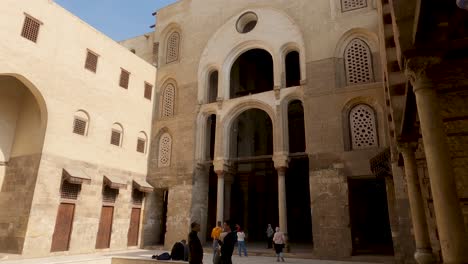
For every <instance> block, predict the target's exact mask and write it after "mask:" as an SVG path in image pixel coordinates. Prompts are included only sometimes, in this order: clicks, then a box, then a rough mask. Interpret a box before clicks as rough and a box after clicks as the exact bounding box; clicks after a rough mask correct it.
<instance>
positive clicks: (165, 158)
mask: <svg viewBox="0 0 468 264" xmlns="http://www.w3.org/2000/svg"><path fill="white" fill-rule="evenodd" d="M171 152H172V138H171V135H169V134H168V133H164V134H162V135H161V138H160V139H159V155H158V166H159V167H168V166H169V165H171Z"/></svg>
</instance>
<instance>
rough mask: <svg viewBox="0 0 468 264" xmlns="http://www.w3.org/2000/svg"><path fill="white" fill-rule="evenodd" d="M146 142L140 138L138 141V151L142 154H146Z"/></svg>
mask: <svg viewBox="0 0 468 264" xmlns="http://www.w3.org/2000/svg"><path fill="white" fill-rule="evenodd" d="M145 147H146V140H144V139H142V138H139V139H138V141H137V151H138V152H140V153H145Z"/></svg>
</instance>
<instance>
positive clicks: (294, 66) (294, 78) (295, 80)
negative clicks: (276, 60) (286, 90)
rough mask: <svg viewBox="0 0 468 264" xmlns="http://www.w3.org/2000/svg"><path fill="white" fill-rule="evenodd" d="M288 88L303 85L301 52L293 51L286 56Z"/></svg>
mask: <svg viewBox="0 0 468 264" xmlns="http://www.w3.org/2000/svg"><path fill="white" fill-rule="evenodd" d="M285 65H286V87H293V86H299V85H301V66H300V64H299V52H297V51H291V52H289V53H288V54H287V55H286V59H285Z"/></svg>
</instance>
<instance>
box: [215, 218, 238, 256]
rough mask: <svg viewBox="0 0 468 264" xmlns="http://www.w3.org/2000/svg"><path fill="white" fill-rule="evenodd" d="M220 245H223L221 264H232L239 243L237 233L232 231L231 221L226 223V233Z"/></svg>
mask: <svg viewBox="0 0 468 264" xmlns="http://www.w3.org/2000/svg"><path fill="white" fill-rule="evenodd" d="M220 238H221V239H220V241H219V244H220V245H221V263H222V264H232V252H234V245H235V244H236V241H237V236H236V232H233V231H232V230H231V226H230V222H229V220H226V221H225V222H224V233H223V234H222V235H221V236H220Z"/></svg>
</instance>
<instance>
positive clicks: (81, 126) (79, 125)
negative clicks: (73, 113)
mask: <svg viewBox="0 0 468 264" xmlns="http://www.w3.org/2000/svg"><path fill="white" fill-rule="evenodd" d="M86 123H87V122H86V121H85V120H82V119H79V118H76V117H75V121H74V122H73V133H75V134H78V135H81V136H84V135H85V134H86Z"/></svg>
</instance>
